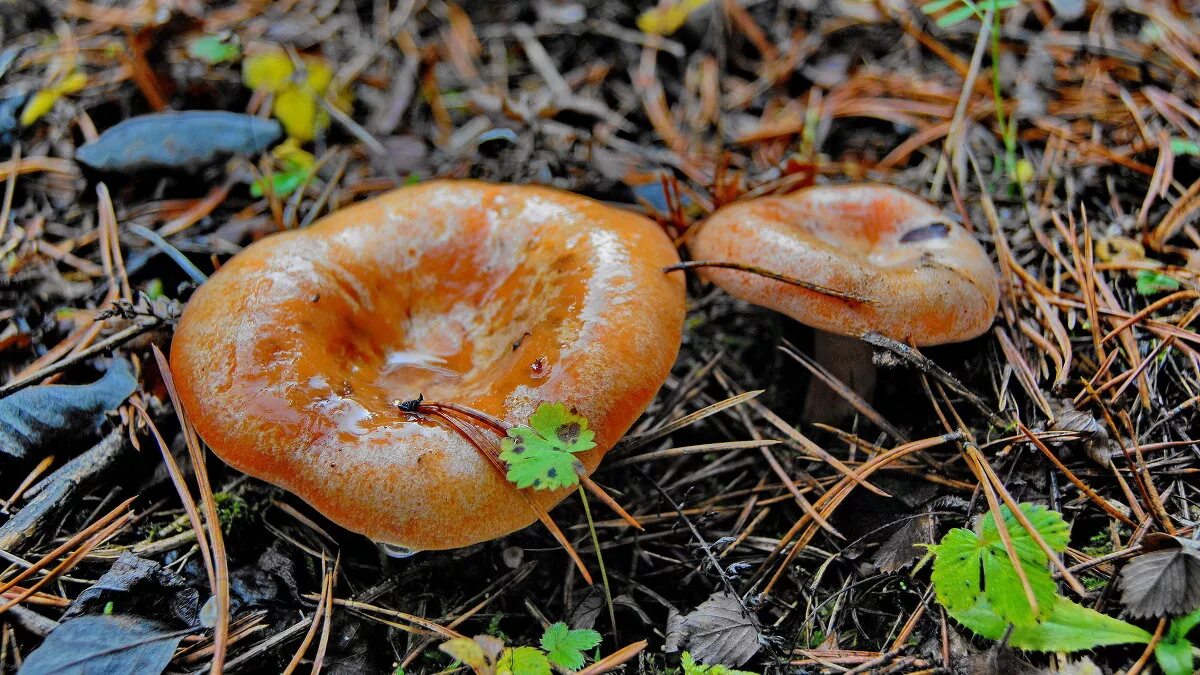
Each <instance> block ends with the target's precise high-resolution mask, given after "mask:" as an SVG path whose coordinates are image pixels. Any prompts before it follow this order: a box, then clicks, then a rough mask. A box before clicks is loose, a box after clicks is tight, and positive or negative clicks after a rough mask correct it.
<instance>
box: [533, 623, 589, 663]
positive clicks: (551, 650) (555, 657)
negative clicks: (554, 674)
mask: <svg viewBox="0 0 1200 675" xmlns="http://www.w3.org/2000/svg"><path fill="white" fill-rule="evenodd" d="M600 640H601V637H600V634H599V633H597V632H596V631H594V630H590V629H586V628H577V629H572V628H569V627H567V624H565V623H563V622H561V621H560V622H558V623H556V624H552V625H551V626H550V627H548V628H547V629H546V632H545V633H543V634H542V649H545V650H546V654H547V655H548V656H549V657H550V661H551V662H552V663H553V664H554V665H556V666H562V667H563V668H567V669H568V670H579V669H580V668H582V667H583V663H584V658H583V650H585V649H591V648H592V647H595V646H596V645H598V644H600Z"/></svg>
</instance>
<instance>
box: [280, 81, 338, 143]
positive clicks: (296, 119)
mask: <svg viewBox="0 0 1200 675" xmlns="http://www.w3.org/2000/svg"><path fill="white" fill-rule="evenodd" d="M271 112H272V113H274V114H275V118H276V119H278V120H279V121H280V122H281V123H283V130H284V131H286V132H287V135H288V136H291V137H292V138H294V139H296V140H297V141H300V142H301V143H307V142H308V141H311V140H312V139H313V138H315V137H316V135H317V131H318V130H319V129H323V128H325V127H326V126H328V124H329V116H328V114H326V113H325V111H324V110H318V104H317V99H316V98H315V97H314V96H313V95H312V92H310V91H305V90H303V89H300V88H298V87H289V88H287V89H284V90H283V91H281V92H279V94H278V95H277V96H276V97H275V107H274V108H272V109H271ZM318 113H320V114H318ZM322 122H323V123H322Z"/></svg>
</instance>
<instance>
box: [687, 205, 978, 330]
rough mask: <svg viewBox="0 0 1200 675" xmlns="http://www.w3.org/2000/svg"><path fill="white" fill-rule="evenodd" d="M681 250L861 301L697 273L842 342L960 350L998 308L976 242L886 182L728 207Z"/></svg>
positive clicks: (735, 275) (748, 277)
mask: <svg viewBox="0 0 1200 675" xmlns="http://www.w3.org/2000/svg"><path fill="white" fill-rule="evenodd" d="M688 248H689V250H690V251H691V254H692V257H693V258H695V259H696V260H697V261H718V262H736V263H739V264H743V265H752V266H755V267H759V268H762V269H765V270H767V271H770V272H774V273H777V274H783V275H786V276H789V277H793V278H797V279H801V280H803V281H806V282H808V283H811V284H816V285H819V286H822V287H826V288H831V289H835V290H838V291H842V292H844V293H849V294H852V295H854V296H858V297H861V298H864V300H865V301H864V302H857V301H854V300H846V299H841V298H835V297H831V296H829V295H823V294H821V293H818V292H816V291H812V290H808V289H805V288H800V287H798V286H795V285H792V284H788V283H786V282H782V281H777V280H773V279H769V278H767V277H763V276H760V275H756V274H753V273H750V272H745V271H739V270H731V269H720V268H702V270H701V274H702V275H703V276H704V277H705V278H706V279H708V280H710V281H712V282H713V283H715V284H717V285H718V286H720V287H721V288H723V289H725V291H727V292H728V293H729V294H731V295H733V296H735V297H738V298H741V299H743V300H746V301H748V302H752V303H754V304H757V305H761V306H764V307H768V308H771V309H774V310H776V311H779V312H782V313H784V314H787V315H788V316H790V317H792V318H793V319H795V320H797V321H800V322H801V323H804V324H807V325H809V326H812V327H814V328H819V329H821V330H824V331H828V332H831V333H838V334H842V335H853V336H858V335H862V334H863V333H866V332H868V331H876V332H879V333H882V334H884V335H887V336H889V337H892V338H894V339H897V340H901V341H905V342H907V341H912V342H913V343H915V344H917V345H937V344H944V343H949V342H960V341H963V340H968V339H970V338H973V337H977V336H978V335H980V334H982V333H983V332H984V331H985V330H987V329H988V327H989V326H990V325H991V322H992V318H993V316H994V315H995V313H996V306H997V303H998V301H999V283H998V281H997V277H996V271H995V268H994V266H993V265H992V262H991V260H990V259H989V258H988V256H987V254H986V253H985V252H984V250H983V248H982V247H981V246H980V245H979V243H978V242H977V241H976V240H975V239H974V237H972V236H971V234H970V233H969V232H967V231H966V230H965V229H964V228H963V227H962V226H960V225H958V224H956V223H954V222H953V221H951V220H949V219H948V218H947V217H946V215H945V214H944V213H942V212H941V211H940V210H938V209H937V208H936V207H934V206H932V205H931V204H928V203H926V202H925V201H923V200H921V199H920V198H918V197H916V196H915V195H913V194H911V193H908V192H905V191H903V190H900V189H898V188H894V187H889V186H880V185H844V186H818V187H811V188H807V189H804V190H800V191H798V192H794V193H792V194H789V195H784V196H780V197H761V198H758V199H752V200H747V201H745V202H739V203H735V204H731V205H729V206H726V207H724V208H721V209H719V210H718V211H716V212H715V213H714V214H713V215H712V216H710V217H709V218H708V219H707V220H706V221H705V222H704V223H703V224H702V225H701V226H700V229H699V231H698V232H697V233H696V234H695V235H694V236H693V238H692V239H691V241H690V243H689V245H688Z"/></svg>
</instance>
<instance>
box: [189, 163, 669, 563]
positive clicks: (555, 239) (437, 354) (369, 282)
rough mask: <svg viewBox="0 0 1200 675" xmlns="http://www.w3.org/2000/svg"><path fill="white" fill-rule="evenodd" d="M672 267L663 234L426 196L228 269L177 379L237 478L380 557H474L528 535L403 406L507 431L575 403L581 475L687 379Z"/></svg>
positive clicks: (570, 210)
mask: <svg viewBox="0 0 1200 675" xmlns="http://www.w3.org/2000/svg"><path fill="white" fill-rule="evenodd" d="M678 260H679V258H678V256H677V254H676V251H675V248H674V247H673V246H672V244H671V242H670V241H669V239H668V238H667V237H666V236H665V235H664V234H663V232H662V231H661V230H660V229H659V228H658V227H657V226H656V225H655V224H654V223H652V222H651V221H649V220H647V219H645V218H643V217H641V216H638V215H636V214H633V213H629V212H626V211H621V210H618V209H615V208H612V207H608V206H605V205H602V204H600V203H598V202H595V201H593V200H590V199H587V198H584V197H579V196H576V195H573V194H570V193H566V192H562V191H558V190H553V189H549V188H542V187H522V186H506V185H491V184H487V183H480V182H474V181H434V182H429V183H424V184H421V185H416V186H412V187H407V188H403V189H399V190H395V191H393V192H390V193H387V194H385V195H383V196H380V197H378V198H376V199H372V200H370V201H367V202H364V203H361V204H358V205H356V206H353V207H350V208H347V209H344V210H342V211H339V212H337V213H335V214H333V215H331V216H329V217H327V218H325V219H323V220H321V221H320V222H318V223H316V224H314V225H313V226H312V227H310V228H308V229H306V230H298V231H290V232H285V233H281V234H278V235H274V236H271V237H268V238H266V239H264V240H262V241H260V242H258V243H256V244H253V245H252V246H249V247H248V248H246V250H244V251H243V252H241V253H240V254H238V255H236V256H234V257H233V258H232V259H230V260H229V261H228V262H227V263H226V264H225V265H224V266H223V267H221V269H220V270H219V271H218V272H217V273H216V274H214V275H213V277H212V278H211V279H209V280H208V282H206V283H205V284H204V285H203V286H201V287H200V289H199V290H197V291H196V293H195V295H194V296H193V297H192V299H191V301H190V302H189V303H188V305H187V307H186V309H185V311H184V313H183V317H182V319H181V321H180V323H179V327H178V329H177V331H176V333H175V340H174V344H173V345H172V348H171V366H172V371H173V372H174V375H175V378H176V383H177V386H178V388H179V393H180V398H181V400H182V403H183V407H184V408H185V409H186V411H187V413H188V415H189V416H190V417H191V419H192V421H193V422H194V424H195V426H196V429H197V431H198V432H199V434H200V436H201V437H202V438H203V439H204V440H205V441H206V442H207V443H208V444H209V445H210V446H212V448H213V450H214V451H215V452H216V453H217V454H218V455H219V456H220V457H221V458H222V459H224V460H225V461H227V462H228V463H229V464H231V465H233V466H234V467H236V468H238V469H240V470H241V471H244V472H246V473H248V474H250V475H253V476H256V477H259V478H262V479H264V480H266V481H269V482H271V483H274V484H276V485H279V486H281V487H283V488H286V489H288V490H290V491H292V492H294V493H295V494H297V495H299V496H300V497H302V498H303V499H305V500H306V501H307V502H309V503H310V504H311V505H312V506H314V507H315V508H316V509H317V510H319V511H320V512H321V513H323V514H325V515H326V516H327V517H329V518H330V519H331V520H333V521H334V522H336V523H338V524H340V525H342V526H344V527H346V528H347V529H350V530H353V531H355V532H359V533H362V534H364V535H366V536H368V537H370V538H372V539H374V540H376V541H379V542H382V543H388V544H392V545H395V546H399V547H403V548H407V549H411V550H423V549H446V548H454V547H459V546H466V545H469V544H472V543H476V542H480V541H485V540H488V539H493V538H496V537H499V536H502V535H505V534H507V533H509V532H512V531H514V530H517V529H520V528H522V527H525V526H526V525H529V524H530V523H532V522H533V521H534V520H535V519H536V518H537V515H536V514H535V513H534V512H533V510H532V509H531V508H530V506H529V505H528V504H527V503H526V502H525V500H524V498H523V497H522V496H521V495H520V494H519V493H518V491H517V489H516V487H515V486H513V485H512V484H510V483H508V482H507V481H506V480H505V479H504V477H503V475H501V474H500V473H499V472H497V471H496V469H495V468H494V467H493V466H491V465H490V464H489V462H488V461H487V459H485V458H484V457H483V456H481V455H480V453H479V450H477V449H476V448H475V447H474V446H473V445H471V444H470V443H468V442H467V441H466V440H464V439H463V438H462V436H460V435H459V434H458V433H456V432H455V431H453V430H451V429H450V428H448V427H447V426H446V425H444V424H441V423H439V422H438V421H437V420H434V419H431V418H428V417H424V418H421V417H419V416H414V415H406V414H405V413H404V412H402V411H400V410H399V409H398V408H397V406H396V405H395V401H397V400H407V399H415V398H417V396H418V395H419V394H420V395H424V397H425V400H427V401H439V402H447V403H454V404H458V405H460V406H468V407H470V408H474V409H476V410H478V411H481V412H483V413H486V414H488V415H491V416H494V417H497V418H500V419H502V420H506V421H508V422H510V423H513V424H518V423H525V421H526V420H527V419H528V417H529V415H530V414H531V413H532V412H533V411H534V409H535V408H536V407H537V406H538V404H539V403H542V402H561V403H564V404H566V405H567V406H571V407H574V408H576V409H577V410H578V412H579V413H580V414H582V415H583V416H584V417H586V418H587V419H588V421H589V423H590V427H591V428H592V429H593V430H594V431H595V433H596V437H595V441H596V447H595V448H594V449H593V450H590V451H588V452H586V453H581V454H580V455H577V456H578V457H579V458H580V459H581V460H582V461H583V464H584V466H585V468H586V470H587V471H588V472H589V473H590V472H591V471H593V470H594V469H595V468H596V465H597V464H598V463H599V462H600V459H601V457H603V456H604V453H605V452H607V451H608V449H609V448H611V447H612V446H613V444H614V443H616V441H617V440H618V439H619V438H620V437H621V435H622V434H624V433H625V431H626V430H628V428H629V427H630V425H631V424H633V422H634V420H635V419H636V418H637V417H638V416H639V415H640V414H641V413H642V411H643V410H644V409H645V407H646V406H647V405H648V404H649V403H650V400H651V399H652V398H653V397H654V395H655V393H656V392H657V391H658V389H659V387H660V386H661V385H662V383H663V382H664V381H665V379H666V377H667V375H668V373H669V372H670V369H671V366H672V364H673V363H674V360H675V356H676V354H677V352H678V349H679V343H680V335H681V333H682V330H683V318H684V309H685V307H684V304H685V303H684V290H683V282H682V280H681V279H679V278H672V276H671V275H665V274H663V272H662V268H663V266H664V265H669V264H672V263H676V262H678ZM480 436H481V437H485V438H495V435H494V434H492V433H491V432H487V433H482V434H480ZM569 492H570V491H569V490H560V491H556V492H548V491H536V492H533V493H532V494H531V495H530V496H532V497H534V498H535V499H536V500H537V501H538V503H539V504H541V506H542V507H543V508H550V507H551V506H553V505H554V504H556V503H558V502H559V501H561V500H562V499H563V498H564V497H565V496H566V495H567V494H568V493H569Z"/></svg>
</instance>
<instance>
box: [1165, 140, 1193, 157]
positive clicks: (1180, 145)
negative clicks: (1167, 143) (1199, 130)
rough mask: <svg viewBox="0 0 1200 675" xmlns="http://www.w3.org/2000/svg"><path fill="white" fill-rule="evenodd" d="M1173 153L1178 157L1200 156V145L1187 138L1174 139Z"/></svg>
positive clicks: (1172, 142)
mask: <svg viewBox="0 0 1200 675" xmlns="http://www.w3.org/2000/svg"><path fill="white" fill-rule="evenodd" d="M1171 152H1173V153H1175V154H1176V155H1193V156H1200V144H1198V143H1196V142H1195V141H1192V140H1188V139H1186V138H1172V139H1171Z"/></svg>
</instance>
